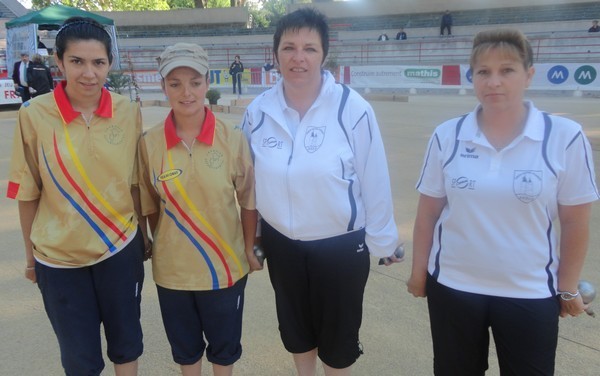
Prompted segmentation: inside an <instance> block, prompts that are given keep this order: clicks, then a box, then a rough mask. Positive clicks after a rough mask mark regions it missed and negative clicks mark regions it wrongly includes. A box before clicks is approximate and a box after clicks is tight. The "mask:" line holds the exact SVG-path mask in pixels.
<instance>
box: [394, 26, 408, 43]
mask: <svg viewBox="0 0 600 376" xmlns="http://www.w3.org/2000/svg"><path fill="white" fill-rule="evenodd" d="M406 38H407V35H406V32H405V31H404V29H403V28H400V30H399V31H398V34H396V40H406Z"/></svg>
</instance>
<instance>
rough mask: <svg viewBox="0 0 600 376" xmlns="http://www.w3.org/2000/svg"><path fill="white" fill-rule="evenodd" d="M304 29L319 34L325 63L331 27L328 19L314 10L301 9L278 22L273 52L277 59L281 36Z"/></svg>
mask: <svg viewBox="0 0 600 376" xmlns="http://www.w3.org/2000/svg"><path fill="white" fill-rule="evenodd" d="M304 27H307V28H309V29H311V30H315V31H316V32H317V33H319V36H320V37H321V46H322V47H323V61H325V58H326V57H327V54H328V53H329V26H328V25H327V17H325V15H324V14H322V13H321V12H319V11H318V10H316V9H314V8H300V9H298V10H295V11H293V12H292V13H289V14H286V15H285V16H283V17H281V19H280V20H279V22H277V27H276V28H275V34H274V35H273V52H274V53H275V56H276V57H277V49H278V48H279V43H280V42H281V36H282V35H283V34H284V33H285V32H286V31H289V30H292V31H298V30H300V29H302V28H304Z"/></svg>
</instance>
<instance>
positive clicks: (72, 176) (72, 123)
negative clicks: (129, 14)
mask: <svg viewBox="0 0 600 376" xmlns="http://www.w3.org/2000/svg"><path fill="white" fill-rule="evenodd" d="M55 50H56V61H57V63H58V67H59V68H60V70H61V72H62V73H63V74H64V76H65V78H66V80H65V81H63V82H61V84H60V85H59V86H57V87H56V89H55V90H54V92H53V93H48V94H44V95H40V96H38V97H36V98H34V99H32V100H30V101H28V102H26V103H24V104H23V106H22V107H21V109H20V110H19V115H18V119H17V126H16V130H15V137H14V144H13V154H12V162H11V168H10V177H9V185H8V194H7V195H8V197H10V198H13V199H16V200H18V201H19V214H20V220H21V227H22V232H23V238H24V241H25V253H26V260H27V264H26V269H25V276H26V277H27V278H28V279H29V280H31V281H32V282H34V283H35V282H37V284H38V287H39V289H40V291H41V294H42V298H43V301H44V307H45V309H46V313H47V314H48V317H49V319H50V322H51V324H52V328H53V329H54V332H55V333H56V336H57V338H58V343H59V345H60V352H61V361H62V366H63V368H64V370H65V373H66V374H68V375H100V373H101V372H102V370H103V368H104V360H103V357H102V346H101V338H100V330H99V328H100V324H103V325H104V333H105V336H106V343H107V345H108V346H107V353H108V358H109V359H110V360H111V361H112V362H113V363H114V369H115V374H116V375H117V376H123V375H136V374H137V358H138V357H139V356H140V355H141V354H142V351H143V345H142V330H141V325H140V321H139V318H140V300H141V290H142V284H143V280H144V269H143V265H142V263H143V253H144V240H143V234H142V232H141V231H140V230H139V229H138V222H137V215H136V213H135V206H136V205H134V201H135V200H134V198H133V197H134V196H137V197H138V198H137V200H138V203H139V192H138V193H136V189H132V187H134V186H135V185H137V180H136V177H137V174H136V173H135V171H136V167H135V166H136V149H137V142H138V139H139V137H140V135H141V117H140V111H139V108H138V106H137V104H136V103H131V102H130V101H129V100H128V99H127V98H125V97H122V96H120V95H116V94H113V93H110V92H108V91H107V90H106V89H104V88H103V85H104V82H105V80H106V76H107V74H108V72H109V70H110V66H111V63H112V58H113V56H112V52H111V51H112V43H111V37H110V35H109V34H108V33H107V32H106V30H105V29H104V28H103V27H102V25H100V24H99V23H97V22H96V21H94V20H93V19H90V18H82V17H74V18H70V19H68V20H66V21H65V23H64V24H63V26H62V27H61V28H60V29H59V30H58V33H57V35H56V44H55Z"/></svg>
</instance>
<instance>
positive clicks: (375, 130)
mask: <svg viewBox="0 0 600 376" xmlns="http://www.w3.org/2000/svg"><path fill="white" fill-rule="evenodd" d="M364 109H365V111H364V116H360V117H359V119H358V121H357V122H356V124H353V129H354V131H353V132H354V137H353V138H354V141H353V142H354V146H355V162H356V172H357V175H358V178H359V184H360V189H361V195H362V199H363V203H364V205H365V210H366V228H365V230H366V238H365V241H366V243H367V247H368V248H369V252H370V253H371V254H372V255H374V256H378V257H387V256H390V255H391V254H392V253H393V252H394V250H395V249H396V247H397V246H398V244H399V239H398V229H397V227H396V222H395V221H394V205H393V200H392V190H391V186H390V177H389V172H388V165H387V159H386V156H385V149H384V145H383V140H382V138H381V133H380V130H379V125H378V124H377V119H376V118H375V113H374V112H373V109H372V108H371V106H370V105H368V104H365V107H364ZM353 112H354V110H353Z"/></svg>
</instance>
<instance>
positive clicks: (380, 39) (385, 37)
mask: <svg viewBox="0 0 600 376" xmlns="http://www.w3.org/2000/svg"><path fill="white" fill-rule="evenodd" d="M389 39H390V38H389V37H388V36H387V34H386V33H382V34H381V35H380V36H379V38H377V40H378V41H386V40H389Z"/></svg>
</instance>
